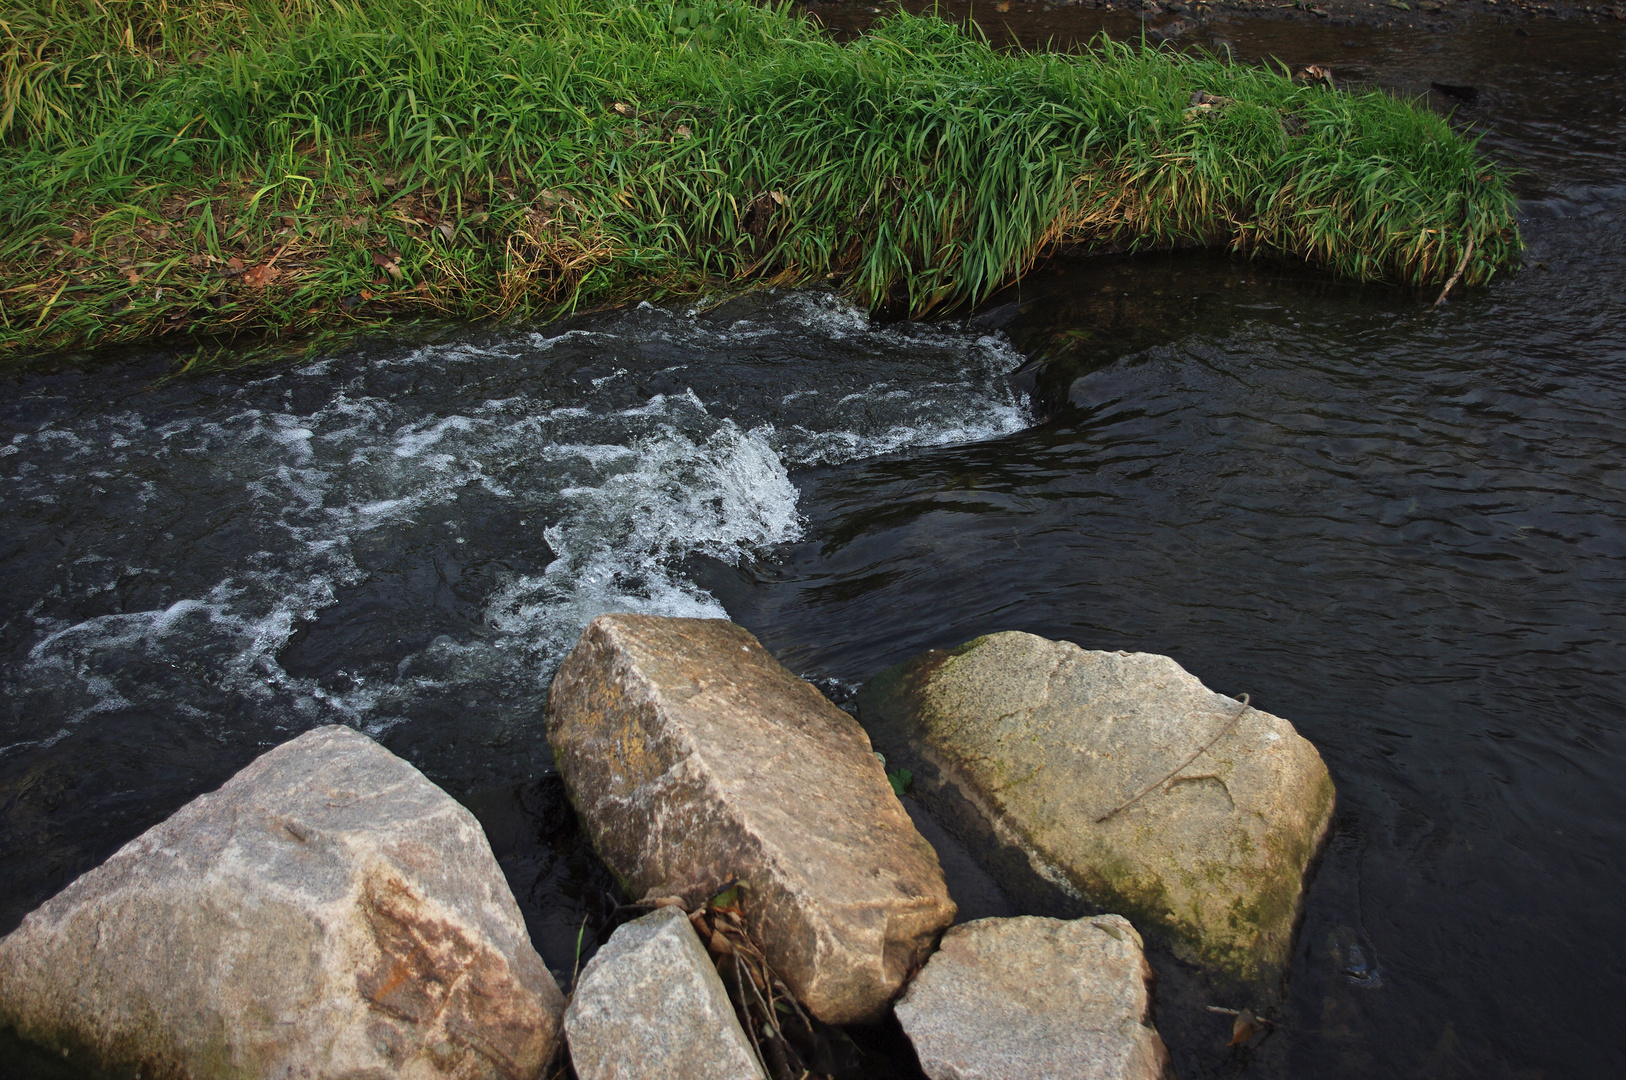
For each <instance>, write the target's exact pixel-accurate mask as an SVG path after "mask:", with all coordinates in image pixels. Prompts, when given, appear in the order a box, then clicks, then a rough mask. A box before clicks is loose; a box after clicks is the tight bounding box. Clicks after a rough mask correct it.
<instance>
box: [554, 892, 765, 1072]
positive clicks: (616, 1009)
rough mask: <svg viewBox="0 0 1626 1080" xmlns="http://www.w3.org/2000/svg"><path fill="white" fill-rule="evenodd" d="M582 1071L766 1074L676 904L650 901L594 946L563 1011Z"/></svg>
mask: <svg viewBox="0 0 1626 1080" xmlns="http://www.w3.org/2000/svg"><path fill="white" fill-rule="evenodd" d="M565 1040H566V1042H568V1043H569V1044H570V1062H571V1064H572V1065H573V1066H575V1069H576V1075H577V1076H578V1077H580V1078H581V1080H647V1078H649V1077H656V1076H658V1077H661V1078H663V1080H766V1078H765V1077H764V1076H763V1073H762V1068H761V1066H760V1065H758V1063H757V1059H756V1057H755V1055H754V1053H753V1051H752V1049H751V1044H750V1042H749V1041H747V1039H746V1035H745V1029H744V1028H742V1027H740V1021H739V1018H738V1017H737V1016H735V1014H734V1006H733V1005H732V1004H731V1003H730V1002H729V1000H728V991H727V990H726V989H724V987H723V980H722V979H720V978H718V977H717V969H716V968H715V967H713V966H712V962H711V957H710V956H709V955H708V954H707V952H706V949H705V946H703V945H701V944H700V938H699V936H698V935H697V934H695V932H694V927H693V926H692V925H690V923H689V919H688V916H686V915H685V914H684V913H683V909H681V908H679V907H677V906H675V905H674V906H672V907H664V908H657V909H656V910H655V911H654V912H652V913H650V914H648V915H645V916H644V917H643V918H641V919H637V920H635V921H633V922H630V923H627V924H626V925H625V926H623V927H620V928H619V929H617V930H616V932H615V933H614V934H611V935H610V940H609V941H608V942H606V943H605V945H604V947H603V948H602V949H600V950H599V951H598V952H597V953H595V954H594V956H593V958H592V959H591V960H589V961H588V962H587V967H586V968H585V969H584V970H583V971H582V976H581V979H580V981H579V982H577V984H576V993H575V995H574V996H573V997H572V998H571V999H570V1007H569V1008H568V1009H566V1010H565Z"/></svg>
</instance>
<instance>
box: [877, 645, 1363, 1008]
mask: <svg viewBox="0 0 1626 1080" xmlns="http://www.w3.org/2000/svg"><path fill="white" fill-rule="evenodd" d="M859 711H860V716H862V717H863V719H864V723H865V725H866V726H867V727H869V728H870V730H871V731H872V732H875V733H877V738H878V741H880V742H881V744H882V746H883V748H884V749H885V750H886V751H887V754H888V757H889V758H895V759H896V760H897V761H898V763H900V764H908V765H910V766H911V767H912V768H913V771H914V772H915V791H916V792H917V793H918V794H919V795H920V796H921V797H922V798H923V799H924V800H925V801H926V802H927V803H928V805H930V806H931V807H932V808H933V810H934V811H935V812H937V813H938V814H940V815H941V816H943V817H944V818H946V819H948V820H949V821H951V822H953V823H955V824H956V827H957V828H959V829H960V831H962V832H963V833H967V834H976V833H977V832H978V830H979V829H982V830H984V832H985V835H984V836H983V837H982V838H981V840H982V844H983V847H984V848H985V850H988V851H990V852H996V853H998V852H1003V853H1004V856H1005V857H1004V861H1003V862H1001V864H1000V865H1001V870H1002V872H1003V873H1004V874H1005V875H1006V877H1007V878H1008V880H1010V881H1011V882H1012V883H1013V884H1014V883H1018V882H1020V881H1021V880H1022V879H1023V878H1024V876H1025V878H1026V879H1027V880H1029V881H1031V882H1034V883H1036V886H1035V889H1034V892H1035V894H1036V895H1037V894H1038V892H1040V891H1042V890H1041V889H1040V888H1039V886H1042V887H1043V888H1044V889H1049V890H1050V894H1051V895H1053V896H1056V897H1058V898H1059V900H1058V902H1057V904H1055V905H1047V904H1040V905H1030V908H1029V910H1038V911H1040V912H1042V913H1046V914H1055V913H1058V912H1059V913H1063V914H1077V913H1079V912H1081V911H1087V910H1092V909H1093V910H1102V909H1105V910H1109V911H1118V912H1122V913H1124V914H1125V915H1127V916H1129V917H1130V918H1132V919H1134V920H1135V924H1136V925H1137V926H1138V927H1140V928H1141V930H1142V931H1143V932H1145V933H1147V934H1148V935H1149V936H1154V937H1157V938H1159V939H1160V940H1166V941H1168V942H1169V943H1170V945H1171V947H1172V948H1173V949H1174V951H1175V952H1176V953H1177V955H1180V956H1182V957H1184V958H1185V959H1187V960H1191V961H1194V962H1197V963H1201V964H1203V965H1204V966H1206V967H1208V968H1209V969H1210V970H1213V971H1217V972H1221V973H1225V974H1228V975H1230V976H1234V977H1237V978H1240V979H1243V980H1248V981H1254V980H1267V981H1268V980H1271V979H1274V977H1275V976H1276V975H1277V974H1279V972H1280V971H1281V970H1282V967H1283V965H1284V964H1285V963H1286V962H1287V960H1288V957H1289V954H1290V949H1291V944H1292V933H1293V928H1294V924H1295V921H1296V917H1297V914H1298V911H1299V906H1300V903H1301V901H1302V894H1303V884H1304V877H1305V873H1306V870H1307V868H1308V867H1309V865H1310V862H1311V860H1312V859H1313V857H1314V855H1315V853H1316V851H1317V849H1318V848H1319V846H1320V844H1321V842H1322V840H1323V838H1324V837H1325V835H1326V832H1327V829H1328V826H1329V823H1330V821H1331V818H1332V811H1333V802H1334V793H1333V785H1332V780H1331V778H1330V777H1329V776H1328V774H1327V768H1326V766H1325V765H1324V764H1323V763H1322V760H1321V756H1320V755H1319V754H1318V753H1317V752H1316V749H1315V747H1314V746H1312V745H1311V744H1310V743H1309V742H1308V741H1306V740H1305V739H1303V738H1302V737H1300V735H1299V734H1298V732H1296V731H1295V730H1294V729H1293V725H1292V724H1290V723H1288V722H1287V721H1286V720H1283V719H1282V718H1280V717H1277V716H1272V715H1271V714H1270V713H1267V712H1264V711H1262V710H1259V709H1255V708H1251V707H1244V706H1243V704H1242V703H1241V702H1240V701H1238V700H1236V699H1233V698H1228V697H1224V696H1222V695H1220V694H1216V693H1214V692H1212V691H1210V690H1209V689H1208V688H1207V687H1205V686H1203V684H1202V683H1201V682H1199V681H1198V680H1197V679H1196V677H1194V676H1192V675H1191V674H1189V673H1187V672H1186V671H1185V670H1184V669H1182V668H1181V667H1180V666H1179V665H1178V664H1176V663H1175V662H1174V661H1173V660H1171V659H1170V658H1169V657H1166V656H1156V655H1152V654H1149V653H1124V652H1090V651H1086V650H1084V649H1081V648H1079V647H1078V646H1077V645H1073V644H1071V643H1069V642H1062V641H1049V640H1047V639H1045V638H1041V637H1036V636H1034V635H1032V634H1022V633H1002V634H993V635H990V636H988V637H982V638H977V639H976V640H974V641H971V642H968V643H966V644H965V645H962V646H960V647H959V648H957V649H954V650H952V651H950V652H935V651H934V652H930V653H926V654H924V655H922V656H919V657H916V658H915V659H914V660H911V661H909V662H907V663H905V664H903V665H900V666H899V667H896V668H893V669H891V670H889V671H886V672H883V673H882V674H881V675H879V676H877V677H876V678H875V679H874V680H872V681H871V682H870V683H869V684H868V685H867V686H866V687H865V688H864V690H863V691H862V692H861V693H860V695H859ZM1205 747H1206V749H1205ZM1171 774H1172V779H1169V780H1168V781H1167V782H1161V783H1160V781H1162V780H1163V779H1164V778H1165V777H1169V776H1171ZM991 858H994V859H995V860H996V861H998V859H999V858H1000V856H998V855H995V856H991ZM1068 903H1072V904H1074V905H1075V906H1073V907H1072V908H1068V907H1067V904H1068Z"/></svg>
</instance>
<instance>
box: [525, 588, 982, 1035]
mask: <svg viewBox="0 0 1626 1080" xmlns="http://www.w3.org/2000/svg"><path fill="white" fill-rule="evenodd" d="M547 721H548V739H549V741H550V742H551V743H552V744H553V748H554V754H555V758H556V760H557V762H558V767H559V772H560V775H561V776H562V777H563V778H564V781H565V785H566V788H567V790H568V791H569V792H570V797H571V801H572V802H573V803H574V804H575V806H576V809H577V811H578V812H579V813H580V814H581V816H582V819H583V821H584V822H585V823H586V826H587V829H588V833H589V835H590V836H591V837H592V840H593V846H594V848H595V849H596V850H597V851H598V853H599V856H600V857H601V858H602V859H603V860H604V862H605V864H606V865H608V866H609V868H610V869H611V871H613V872H614V873H615V874H616V875H617V877H618V878H620V879H621V881H622V883H623V885H624V887H625V888H626V890H627V892H628V894H629V895H631V896H634V897H645V896H680V897H682V898H683V899H684V901H685V903H686V904H687V906H689V907H690V908H693V907H695V906H697V905H699V904H700V903H702V902H704V901H705V900H707V899H708V898H710V897H711V896H713V895H715V894H716V893H717V892H718V891H720V890H721V889H722V888H723V887H724V886H726V885H727V884H728V883H729V882H730V881H731V880H734V879H736V878H737V879H738V880H739V881H740V882H741V883H743V885H744V886H745V896H746V900H745V910H746V914H747V917H748V919H749V922H750V927H751V930H752V932H753V933H754V934H755V935H757V937H758V938H759V939H760V940H761V942H762V945H763V947H764V949H765V950H766V953H767V957H768V961H769V963H771V964H772V965H773V966H774V967H775V968H776V969H777V970H778V972H779V973H780V974H781V975H782V976H783V977H784V979H785V981H786V983H787V984H788V985H789V987H790V989H791V991H792V992H793V993H795V994H796V996H797V997H798V998H799V999H800V1000H801V1001H802V1002H803V1003H804V1004H805V1005H806V1006H807V1008H808V1009H809V1011H811V1012H812V1013H813V1014H814V1015H815V1016H817V1017H819V1018H820V1019H821V1020H824V1021H826V1022H829V1023H848V1022H852V1021H862V1020H871V1019H875V1018H876V1017H878V1016H880V1015H881V1014H882V1013H884V1011H885V1009H886V1006H887V1003H888V1002H889V1001H890V1000H891V998H892V996H893V995H894V994H895V993H897V991H898V988H899V987H901V986H902V985H903V980H904V978H905V977H906V975H907V974H908V972H909V971H910V970H911V969H912V968H913V967H914V966H915V965H917V964H918V963H919V962H920V961H922V960H923V959H924V958H925V956H926V954H927V953H928V952H929V951H930V950H931V947H932V944H933V942H934V941H935V940H936V937H937V935H938V934H939V933H940V932H941V931H942V930H943V928H944V927H946V926H948V924H949V923H950V922H951V921H953V918H954V902H953V901H952V900H950V899H949V895H948V888H947V886H946V885H945V884H944V882H943V872H942V869H941V867H940V866H939V865H938V862H937V855H936V853H935V852H933V851H932V848H931V845H929V844H928V843H926V841H925V840H924V839H922V838H921V836H920V834H919V833H918V832H916V831H915V827H914V824H913V823H912V822H911V821H910V820H909V816H908V814H906V813H905V812H904V809H903V806H902V805H901V804H900V803H899V802H898V799H897V797H896V796H895V795H894V794H893V793H892V788H891V785H889V784H888V783H887V779H886V773H885V771H884V770H883V769H882V766H881V764H880V762H879V761H877V760H876V758H875V755H874V753H873V751H872V750H871V747H870V742H869V737H868V736H867V735H865V734H864V731H863V729H862V728H860V727H859V726H858V724H857V723H856V722H855V721H854V720H853V719H852V717H850V716H848V715H847V714H846V713H844V712H842V711H841V710H840V709H838V708H836V707H835V706H834V705H832V704H830V702H829V701H827V700H826V699H825V698H824V696H823V695H822V694H820V693H819V692H818V691H817V690H816V689H814V688H813V687H812V686H811V685H809V684H808V683H806V682H804V681H803V680H801V679H798V678H797V677H796V676H794V675H792V674H791V673H790V672H789V671H786V670H785V669H784V668H783V667H781V666H780V664H779V663H778V661H776V660H774V658H773V657H772V656H770V655H769V654H768V652H767V650H765V649H764V648H763V647H762V646H761V644H759V643H758V642H757V640H756V638H754V637H752V636H751V634H750V633H748V632H747V631H746V630H744V629H742V628H741V627H738V626H735V625H734V624H733V623H730V622H727V621H725V620H721V619H676V618H663V617H658V616H649V615H604V616H600V617H599V618H597V619H595V620H594V621H593V622H592V624H591V625H590V626H588V627H587V629H586V630H585V631H584V632H583V633H582V636H581V640H580V641H578V642H577V644H576V647H575V649H574V650H573V651H572V652H571V654H570V656H569V657H567V658H566V660H565V662H564V664H563V665H562V666H561V667H560V668H559V673H558V674H557V675H555V676H554V680H553V686H552V687H551V688H550V690H549V693H548V709H547Z"/></svg>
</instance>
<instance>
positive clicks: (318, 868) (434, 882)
mask: <svg viewBox="0 0 1626 1080" xmlns="http://www.w3.org/2000/svg"><path fill="white" fill-rule="evenodd" d="M563 1007H564V999H563V995H561V994H560V992H559V988H558V986H557V985H556V984H555V983H554V981H553V978H552V976H551V975H550V974H549V973H548V971H547V969H546V968H545V967H544V966H543V964H542V960H541V958H540V957H539V956H537V954H536V951H535V950H534V949H533V948H532V947H531V943H530V939H529V938H528V937H527V935H526V932H525V924H524V921H523V919H522V918H521V916H520V912H519V908H518V906H517V905H516V904H515V902H514V898H513V896H512V895H511V894H510V892H509V889H508V884H507V882H506V881H505V880H504V878H503V873H502V870H501V869H500V868H499V867H498V865H497V861H496V859H495V858H494V857H493V856H492V853H491V848H490V846H489V845H488V844H487V842H486V838H485V834H484V833H483V832H482V831H481V829H480V825H479V823H478V822H477V821H476V820H475V819H474V817H473V816H472V815H470V814H469V812H468V811H467V810H465V809H463V808H462V807H461V806H459V805H458V804H457V803H456V802H454V801H453V800H452V799H451V798H450V797H449V796H448V795H447V794H446V793H445V792H444V791H441V790H440V789H439V788H438V787H436V786H435V785H434V784H432V783H430V782H429V781H428V780H427V779H425V778H424V776H423V775H422V774H421V773H419V772H418V770H416V769H414V768H413V767H412V766H411V765H408V764H407V763H406V762H404V761H402V760H400V759H399V758H397V757H395V756H394V755H393V754H391V753H389V752H388V751H387V750H385V749H384V748H383V747H381V746H379V745H378V744H377V743H375V742H373V741H372V740H371V739H369V738H367V737H366V736H364V735H361V734H358V733H357V732H355V731H352V730H350V729H349V728H344V727H324V728H318V729H316V730H314V731H309V732H306V733H305V734H303V735H301V736H299V737H298V738H296V739H294V740H292V741H291V742H288V743H284V744H283V745H282V746H279V747H277V748H276V749H274V750H271V751H269V752H268V753H266V754H264V755H262V756H261V757H259V758H257V759H256V760H255V761H253V762H251V763H250V764H249V765H248V766H247V767H246V768H244V769H243V770H242V771H241V772H239V773H238V774H237V775H236V776H234V777H232V778H231V779H230V780H228V781H227V782H226V783H225V785H224V786H222V787H221V788H220V789H219V790H217V791H214V792H211V793H209V794H207V795H202V796H199V797H198V798H196V799H194V800H193V801H192V802H190V803H188V804H187V805H186V806H184V807H182V808H181V809H180V810H178V811H176V813H175V814H174V815H173V816H171V817H170V818H168V819H167V820H165V821H163V822H161V823H160V824H158V825H156V826H154V827H153V828H151V829H149V830H148V831H147V832H145V833H143V834H142V835H140V836H138V837H137V838H136V839H134V840H132V841H131V842H130V843H128V844H126V845H125V846H124V847H123V848H120V849H119V850H118V851H117V852H116V853H115V854H114V855H113V856H112V857H111V858H110V859H108V860H107V862H106V863H104V864H103V865H102V866H100V867H98V868H96V869H94V870H92V871H90V872H89V873H87V874H85V875H84V876H83V877H80V878H79V879H78V880H76V881H74V882H73V883H72V884H70V885H69V886H68V887H67V888H66V889H64V890H63V891H62V892H61V893H59V894H58V895H57V896H55V897H54V898H52V899H51V900H49V901H47V902H46V903H45V904H44V905H42V906H41V907H40V908H38V909H37V910H35V911H34V912H32V913H31V914H29V915H28V916H27V917H25V918H24V919H23V922H22V924H21V925H20V926H19V927H18V928H17V929H16V931H14V932H13V933H12V934H10V935H9V936H7V937H6V938H5V939H4V940H3V941H0V1023H4V1024H8V1025H13V1026H15V1027H16V1028H17V1030H18V1032H19V1034H21V1035H23V1036H24V1037H25V1038H28V1039H31V1040H33V1041H35V1042H37V1043H41V1044H44V1045H46V1046H48V1047H51V1048H53V1049H56V1050H59V1051H65V1052H67V1053H68V1054H70V1055H72V1056H73V1057H74V1058H75V1059H78V1058H88V1059H90V1060H92V1061H94V1062H98V1063H100V1064H101V1065H102V1066H103V1067H109V1068H112V1067H131V1066H139V1067H140V1070H141V1074H142V1075H146V1076H166V1077H176V1078H197V1080H202V1078H204V1077H208V1078H217V1077H241V1078H245V1080H246V1078H259V1077H266V1078H270V1077H277V1078H283V1077H304V1078H308V1080H322V1078H334V1080H337V1078H340V1077H344V1078H347V1080H360V1078H373V1077H377V1078H380V1080H382V1078H384V1077H402V1078H409V1080H437V1078H442V1077H447V1078H449V1077H457V1078H458V1080H534V1078H535V1077H536V1076H537V1074H538V1073H539V1072H540V1070H541V1068H542V1066H543V1064H544V1063H545V1062H546V1061H547V1059H548V1057H549V1056H550V1055H551V1053H552V1051H553V1048H554V1044H555V1041H556V1037H557V1033H558V1027H559V1014H560V1013H561V1011H562V1010H563Z"/></svg>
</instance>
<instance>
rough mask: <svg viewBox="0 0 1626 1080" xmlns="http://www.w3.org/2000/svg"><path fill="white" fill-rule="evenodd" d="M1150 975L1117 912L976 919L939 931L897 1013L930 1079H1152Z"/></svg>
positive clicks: (1159, 1064) (1165, 1071) (1166, 1071)
mask: <svg viewBox="0 0 1626 1080" xmlns="http://www.w3.org/2000/svg"><path fill="white" fill-rule="evenodd" d="M1151 979H1152V969H1151V967H1150V966H1149V965H1148V964H1147V963H1146V957H1145V956H1144V955H1143V954H1142V952H1141V940H1140V935H1139V934H1137V933H1135V928H1134V927H1133V926H1131V925H1129V920H1127V919H1125V918H1122V917H1121V916H1118V915H1097V916H1095V917H1094V918H1088V919H1076V920H1061V919H1046V918H1039V917H1036V916H1032V915H1024V916H1021V917H1019V918H1014V919H979V920H977V921H976V922H969V923H962V924H961V925H959V926H956V927H954V929H952V930H950V931H949V932H948V933H947V934H945V935H943V945H942V948H941V949H939V950H938V952H937V953H936V954H935V955H933V956H932V958H931V959H930V960H929V961H927V963H926V966H925V968H923V969H922V970H921V972H920V974H919V975H917V976H916V977H915V980H914V981H913V982H911V983H910V984H909V989H908V990H907V991H905V992H904V995H903V997H902V998H901V999H900V1000H899V1001H898V1005H897V1014H898V1021H899V1022H900V1023H901V1024H902V1025H903V1030H904V1033H905V1034H907V1035H908V1036H909V1040H910V1041H911V1042H913V1043H914V1045H915V1052H916V1053H917V1054H919V1055H920V1066H921V1068H922V1069H924V1070H925V1072H926V1075H927V1076H929V1077H931V1078H932V1080H1032V1078H1034V1077H1088V1078H1089V1080H1162V1078H1163V1077H1166V1076H1172V1069H1171V1068H1170V1062H1169V1054H1168V1051H1167V1050H1166V1049H1165V1048H1164V1046H1163V1040H1162V1039H1161V1038H1160V1037H1159V1036H1158V1034H1157V1029H1156V1028H1154V1027H1153V1026H1152V1023H1151V993H1150V990H1149V984H1150V982H1151Z"/></svg>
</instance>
